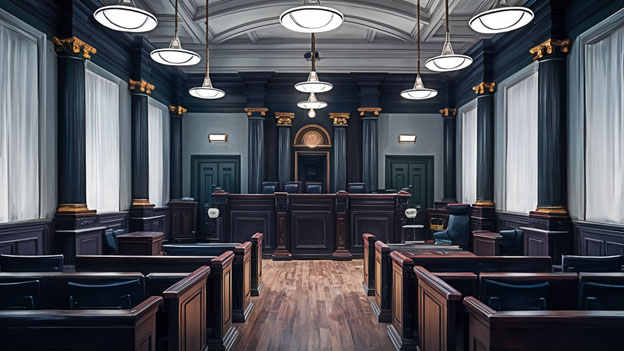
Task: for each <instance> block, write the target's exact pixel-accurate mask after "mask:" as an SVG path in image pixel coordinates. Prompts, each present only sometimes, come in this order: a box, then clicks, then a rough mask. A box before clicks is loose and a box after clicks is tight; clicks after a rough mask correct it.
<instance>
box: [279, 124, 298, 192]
mask: <svg viewBox="0 0 624 351" xmlns="http://www.w3.org/2000/svg"><path fill="white" fill-rule="evenodd" d="M275 118H276V119H277V132H278V136H277V153H278V155H277V167H278V173H277V175H278V179H277V180H278V182H279V189H282V190H283V189H284V184H286V182H288V181H290V180H292V179H291V173H292V162H291V160H292V155H291V153H292V150H291V143H290V129H291V128H292V120H293V118H295V114H294V113H292V112H275Z"/></svg>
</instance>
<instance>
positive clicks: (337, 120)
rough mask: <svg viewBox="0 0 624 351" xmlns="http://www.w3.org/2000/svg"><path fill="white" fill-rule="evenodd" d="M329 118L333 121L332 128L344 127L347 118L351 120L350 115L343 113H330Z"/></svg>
mask: <svg viewBox="0 0 624 351" xmlns="http://www.w3.org/2000/svg"><path fill="white" fill-rule="evenodd" d="M329 118H331V119H333V120H334V126H346V125H348V124H347V122H348V121H349V118H351V114H350V113H345V112H331V113H330V114H329Z"/></svg>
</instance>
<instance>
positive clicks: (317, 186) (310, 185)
mask: <svg viewBox="0 0 624 351" xmlns="http://www.w3.org/2000/svg"><path fill="white" fill-rule="evenodd" d="M322 192H323V186H322V184H321V183H319V182H306V193H308V194H320V193H322Z"/></svg>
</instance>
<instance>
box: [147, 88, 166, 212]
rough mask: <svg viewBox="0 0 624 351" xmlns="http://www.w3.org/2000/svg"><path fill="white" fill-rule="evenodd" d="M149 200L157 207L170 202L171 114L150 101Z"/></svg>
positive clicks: (163, 107)
mask: <svg viewBox="0 0 624 351" xmlns="http://www.w3.org/2000/svg"><path fill="white" fill-rule="evenodd" d="M147 125H148V128H147V129H148V145H149V200H150V203H151V204H154V205H155V206H156V207H161V206H164V205H166V204H167V202H169V113H168V110H167V108H166V107H165V106H163V105H161V104H159V103H157V102H155V101H153V100H151V99H150V103H149V108H148V120H147Z"/></svg>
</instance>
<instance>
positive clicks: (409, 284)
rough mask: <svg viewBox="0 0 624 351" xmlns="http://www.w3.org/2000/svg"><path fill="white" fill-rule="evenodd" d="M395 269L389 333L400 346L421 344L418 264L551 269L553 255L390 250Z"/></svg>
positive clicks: (439, 268)
mask: <svg viewBox="0 0 624 351" xmlns="http://www.w3.org/2000/svg"><path fill="white" fill-rule="evenodd" d="M389 256H390V259H391V260H392V268H391V269H392V270H391V278H390V279H391V285H392V288H391V289H392V290H391V291H392V295H391V299H392V300H391V307H392V311H391V316H392V319H391V323H392V324H391V325H389V326H388V335H389V336H390V339H391V340H392V342H393V344H394V345H395V347H396V348H397V349H401V350H413V349H416V348H417V347H418V338H417V337H416V335H417V333H418V328H419V325H418V313H419V310H418V280H417V279H416V273H415V271H414V267H415V266H422V267H424V268H426V269H427V270H429V271H431V272H452V273H455V272H466V273H474V274H479V273H481V272H500V271H506V272H538V273H540V272H541V273H543V272H547V273H549V272H551V259H550V257H543V256H474V255H465V254H464V255H463V256H460V255H458V253H453V254H450V253H446V254H442V255H412V254H409V253H407V252H399V251H393V252H390V255H389Z"/></svg>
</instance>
